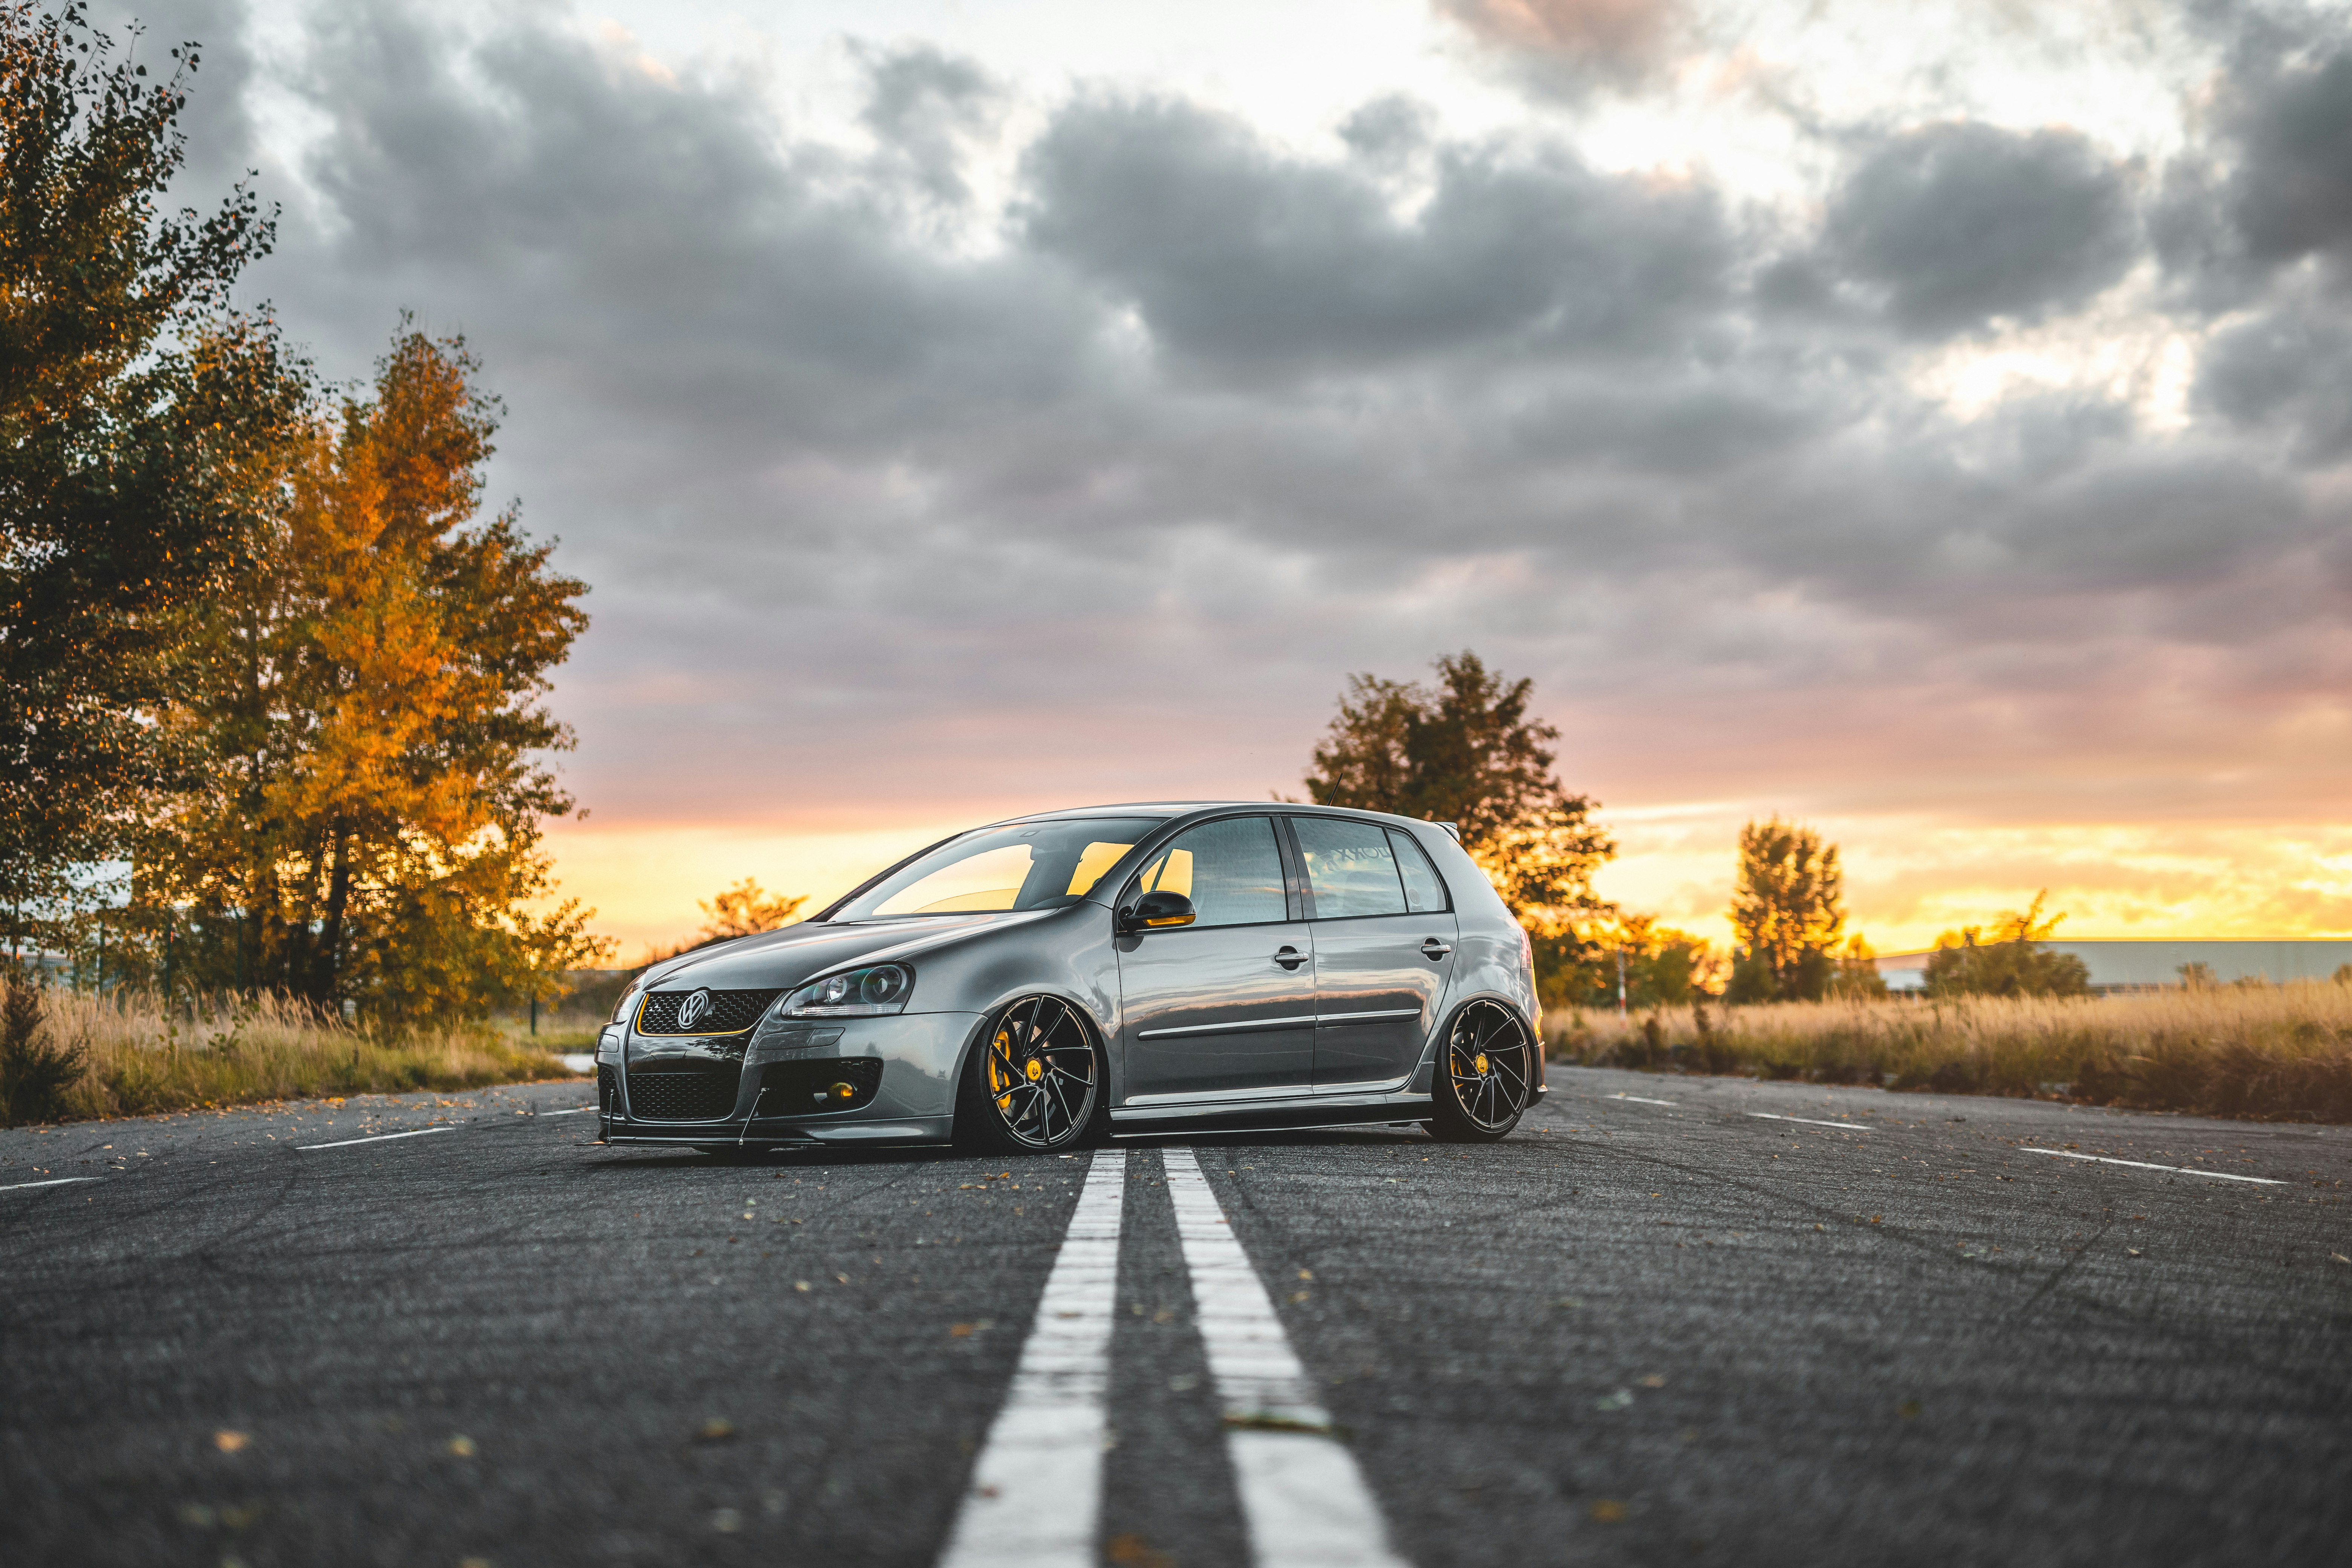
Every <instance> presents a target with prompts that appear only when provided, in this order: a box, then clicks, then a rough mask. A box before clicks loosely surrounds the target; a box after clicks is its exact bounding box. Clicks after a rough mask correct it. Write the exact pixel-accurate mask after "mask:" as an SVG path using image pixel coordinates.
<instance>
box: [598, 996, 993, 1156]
mask: <svg viewBox="0 0 2352 1568" xmlns="http://www.w3.org/2000/svg"><path fill="white" fill-rule="evenodd" d="M979 1026H980V1016H979V1015H978V1014H974V1013H902V1014H898V1015H897V1016H892V1017H887V1018H844V1019H839V1020H827V1021H825V1022H824V1024H823V1025H822V1026H812V1027H794V1028H790V1029H783V1030H778V1029H774V1028H769V1029H764V1030H762V1031H761V1032H760V1033H758V1034H756V1035H755V1036H753V1037H752V1038H751V1041H750V1043H749V1046H748V1048H746V1049H745V1050H744V1054H743V1056H742V1057H741V1058H740V1060H736V1059H733V1058H730V1057H729V1055H728V1048H729V1046H730V1042H720V1041H700V1040H688V1041H679V1040H670V1039H664V1040H659V1041H654V1040H648V1039H646V1038H644V1037H638V1036H635V1035H634V1034H632V1033H631V1032H630V1031H629V1030H628V1029H627V1028H626V1026H622V1025H614V1026H612V1027H610V1028H608V1029H607V1030H606V1031H605V1032H604V1038H603V1039H602V1040H600V1042H599V1044H598V1050H597V1067H598V1069H599V1070H598V1074H597V1076H598V1078H599V1079H600V1080H605V1079H609V1082H608V1084H607V1085H606V1086H605V1087H604V1092H600V1094H599V1096H598V1116H597V1125H598V1129H599V1131H600V1132H601V1134H602V1136H603V1137H604V1141H605V1142H608V1143H688V1144H703V1143H739V1142H740V1143H744V1144H784V1143H909V1142H944V1141H945V1140H947V1139H948V1138H949V1137H950V1136H951V1135H952V1134H953V1131H954V1125H955V1121H954V1118H955V1074H956V1068H957V1067H958V1066H959V1065H960V1064H961V1060H962V1056H963V1047H964V1044H965V1042H966V1041H967V1040H969V1039H970V1038H971V1035H972V1032H973V1031H974V1030H975V1029H977V1028H978V1027H979ZM819 1041H822V1042H823V1043H821V1044H820V1043H816V1042H819ZM836 1064H837V1065H836ZM867 1064H872V1065H870V1066H869V1065H867ZM679 1068H693V1069H695V1071H696V1073H697V1075H698V1084H697V1087H698V1090H699V1092H700V1093H701V1094H703V1095H704V1096H706V1097H711V1096H712V1095H713V1088H712V1086H713V1085H717V1086H719V1087H718V1089H717V1092H716V1095H715V1098H707V1100H706V1102H705V1103H701V1104H695V1103H692V1102H691V1097H687V1096H680V1095H677V1094H674V1093H671V1092H669V1086H670V1085H671V1084H673V1083H677V1082H680V1081H683V1080H682V1079H680V1078H677V1077H675V1076H672V1075H674V1074H676V1073H677V1069H679ZM770 1069H773V1070H770ZM730 1070H732V1071H735V1072H737V1074H738V1076H737V1077H736V1079H735V1082H734V1091H733V1094H732V1096H731V1103H727V1101H728V1100H729V1099H730V1097H729V1096H727V1095H726V1094H725V1092H724V1083H725V1074H726V1073H727V1072H728V1071H730ZM834 1081H839V1082H845V1083H848V1084H850V1085H851V1086H852V1087H853V1089H855V1090H856V1094H855V1096H854V1102H853V1103H852V1104H851V1105H849V1106H848V1107H846V1108H834V1109H826V1108H825V1107H826V1106H827V1105H828V1104H830V1103H831V1102H830V1101H829V1100H826V1099H821V1098H819V1095H820V1094H822V1093H823V1092H824V1090H825V1089H828V1088H829V1087H830V1084H831V1083H832V1082H834ZM633 1085H634V1087H635V1089H636V1090H637V1092H635V1093H632V1088H633ZM869 1085H870V1086H871V1087H870V1090H869V1088H868V1086H869ZM812 1090H814V1092H812ZM803 1107H805V1109H803Z"/></svg>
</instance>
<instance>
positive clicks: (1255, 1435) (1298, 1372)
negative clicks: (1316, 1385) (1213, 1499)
mask: <svg viewBox="0 0 2352 1568" xmlns="http://www.w3.org/2000/svg"><path fill="white" fill-rule="evenodd" d="M1160 1157H1161V1159H1162V1160H1164V1161H1165V1162H1166V1166H1167V1172H1168V1196H1169V1198H1170V1199H1171V1201H1172V1202H1173V1203H1174V1205H1175V1207H1176V1235H1177V1237H1178V1238H1179V1239H1180V1240H1181V1242H1182V1243H1183V1246H1184V1265H1185V1268H1187V1269H1188V1270H1190V1271H1191V1273H1192V1304H1193V1308H1194V1311H1195V1314H1196V1316H1195V1321H1197V1323H1198V1324H1199V1327H1200V1331H1201V1341H1202V1348H1204V1349H1205V1350H1206V1351H1207V1352H1208V1354H1209V1373H1210V1375H1211V1376H1213V1377H1214V1378H1215V1379H1216V1382H1217V1397H1218V1399H1219V1401H1220V1402H1221V1403H1222V1404H1223V1405H1224V1413H1225V1453H1226V1456H1227V1458H1229V1459H1230V1460H1231V1461H1232V1464H1233V1468H1234V1487H1235V1489H1237V1490H1238V1491H1239V1492H1240V1493H1241V1500H1242V1512H1243V1514H1244V1517H1245V1519H1246V1521H1247V1523H1248V1526H1249V1538H1250V1555H1251V1557H1252V1559H1253V1560H1254V1561H1255V1562H1256V1563H1258V1565H1259V1568H1307V1565H1310V1564H1328V1565H1329V1568H1348V1565H1351V1564H1361V1565H1365V1568H1404V1560H1403V1559H1402V1558H1401V1557H1399V1556H1397V1555H1396V1553H1395V1552H1391V1550H1390V1549H1389V1545H1388V1531H1387V1529H1386V1527H1385V1526H1384V1525H1383V1524H1382V1522H1381V1510H1380V1506H1379V1505H1378V1504H1377V1503H1375V1502H1374V1501H1373V1500H1372V1496H1371V1492H1370V1490H1369V1489H1367V1488H1366V1487H1365V1485H1364V1478H1363V1473H1362V1472H1361V1471H1360V1470H1359V1469H1358V1468H1356V1457H1355V1456H1354V1455H1353V1454H1351V1453H1349V1451H1348V1449H1347V1447H1346V1446H1345V1445H1343V1444H1342V1443H1340V1442H1339V1440H1338V1439H1337V1438H1336V1437H1335V1436H1333V1435H1332V1433H1331V1417H1330V1415H1329V1414H1328V1412H1327V1411H1325V1410H1324V1408H1323V1406H1322V1405H1321V1404H1320V1403H1319V1402H1318V1400H1317V1399H1316V1397H1315V1394H1314V1391H1313V1389H1312V1387H1311V1386H1310V1385H1309V1384H1308V1383H1307V1371H1306V1369H1305V1368H1304V1367H1302V1366H1300V1365H1299V1363H1298V1357H1297V1354H1295V1353H1294V1352H1292V1350H1291V1348H1290V1341H1289V1340H1288V1339H1287V1338H1286V1336H1285V1335H1284V1334H1283V1331H1282V1320H1281V1319H1279V1318H1277V1317H1276V1316H1275V1311H1274V1302H1273V1300H1271V1299H1270V1298H1269V1297H1268V1296H1267V1295H1266V1293H1265V1285H1264V1284H1263V1283H1262V1282H1260V1280H1259V1279H1258V1277H1257V1270H1255V1268H1251V1267H1250V1260H1249V1255H1248V1254H1247V1253H1246V1252H1244V1251H1243V1250H1242V1244H1241V1243H1240V1242H1239V1241H1237V1240H1235V1239H1234V1232H1233V1226H1231V1224H1229V1223H1228V1222H1227V1220H1226V1219H1225V1215H1224V1211H1223V1209H1221V1208H1220V1207H1218V1205H1217V1195H1216V1194H1215V1193H1214V1192H1213V1191H1212V1190H1211V1189H1210V1186H1209V1183H1208V1178H1207V1177H1205V1176H1203V1175H1202V1174H1201V1165H1200V1162H1199V1161H1197V1160H1195V1159H1194V1158H1193V1157H1192V1150H1190V1149H1185V1148H1175V1149H1167V1150H1163V1151H1162V1152H1161V1155H1160Z"/></svg>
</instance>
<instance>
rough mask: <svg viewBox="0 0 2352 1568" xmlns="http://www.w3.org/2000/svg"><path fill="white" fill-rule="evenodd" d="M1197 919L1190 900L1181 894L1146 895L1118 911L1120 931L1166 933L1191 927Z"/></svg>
mask: <svg viewBox="0 0 2352 1568" xmlns="http://www.w3.org/2000/svg"><path fill="white" fill-rule="evenodd" d="M1198 918H1199V917H1198V916H1196V915H1195V914H1194V913H1193V910H1192V900H1190V899H1188V898H1186V897H1185V896H1184V895H1183V894H1181V893H1165V892H1161V893H1146V894H1144V895H1143V897H1141V898H1139V899H1138V900H1135V902H1133V903H1132V904H1129V905H1128V906H1127V907H1126V908H1125V909H1123V910H1119V911H1118V923H1119V928H1120V929H1121V930H1122V931H1167V930H1170V929H1171V928H1173V927H1176V926H1188V925H1191V924H1192V921H1194V920H1196V919H1198Z"/></svg>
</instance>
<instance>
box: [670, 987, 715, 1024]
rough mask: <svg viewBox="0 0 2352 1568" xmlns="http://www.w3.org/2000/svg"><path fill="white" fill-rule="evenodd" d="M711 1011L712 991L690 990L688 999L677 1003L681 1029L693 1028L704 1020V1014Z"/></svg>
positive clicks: (678, 1021) (678, 1022)
mask: <svg viewBox="0 0 2352 1568" xmlns="http://www.w3.org/2000/svg"><path fill="white" fill-rule="evenodd" d="M709 1011H710V993H709V992H708V991H689V992H688V993H687V995H686V1000H685V1001H683V1002H681V1003H679V1004H678V1005H677V1026H678V1027H679V1028H681V1029H691V1028H693V1027H694V1026H696V1025H697V1024H699V1023H700V1022H702V1020H703V1017H704V1016H705V1015H707V1014H708V1013H709Z"/></svg>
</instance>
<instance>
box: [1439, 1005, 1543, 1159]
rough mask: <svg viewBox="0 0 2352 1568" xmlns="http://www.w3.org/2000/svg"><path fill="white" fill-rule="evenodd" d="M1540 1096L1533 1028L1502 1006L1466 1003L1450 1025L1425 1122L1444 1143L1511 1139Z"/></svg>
mask: <svg viewBox="0 0 2352 1568" xmlns="http://www.w3.org/2000/svg"><path fill="white" fill-rule="evenodd" d="M1534 1093H1535V1050H1534V1047H1533V1043H1532V1042H1531V1041H1530V1040H1529V1038H1528V1026H1526V1025H1525V1024H1522V1023H1521V1022H1519V1016H1518V1015H1517V1014H1516V1013H1514V1012H1512V1011H1511V1010H1510V1009H1509V1008H1508V1007H1506V1006H1504V1005H1502V1004H1501V1003H1499V1002H1487V1001H1477V1002H1469V1003H1465V1004H1464V1005H1463V1006H1462V1009H1461V1011H1459V1012H1457V1013H1455V1014H1454V1021H1453V1022H1452V1023H1451V1024H1449V1025H1447V1026H1446V1028H1445V1040H1444V1044H1443V1045H1441V1046H1440V1047H1438V1051H1437V1071H1436V1074H1435V1077H1434V1079H1433V1081H1432V1082H1431V1084H1430V1086H1429V1098H1430V1110H1431V1114H1430V1118H1429V1120H1428V1121H1425V1122H1423V1123H1422V1125H1423V1126H1424V1127H1426V1128H1427V1129H1428V1130H1429V1135H1430V1136H1431V1137H1433V1138H1435V1139H1437V1140H1438V1141H1439V1142H1444V1143H1494V1142H1500V1141H1501V1140H1502V1139H1504V1138H1507V1137H1508V1136H1509V1135H1510V1131H1511V1129H1512V1128H1514V1127H1517V1125H1518V1124H1519V1117H1520V1116H1521V1115H1522V1114H1523V1113H1524V1112H1525V1111H1526V1110H1527V1108H1528V1100H1529V1099H1530V1098H1532V1097H1533V1095H1534Z"/></svg>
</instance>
